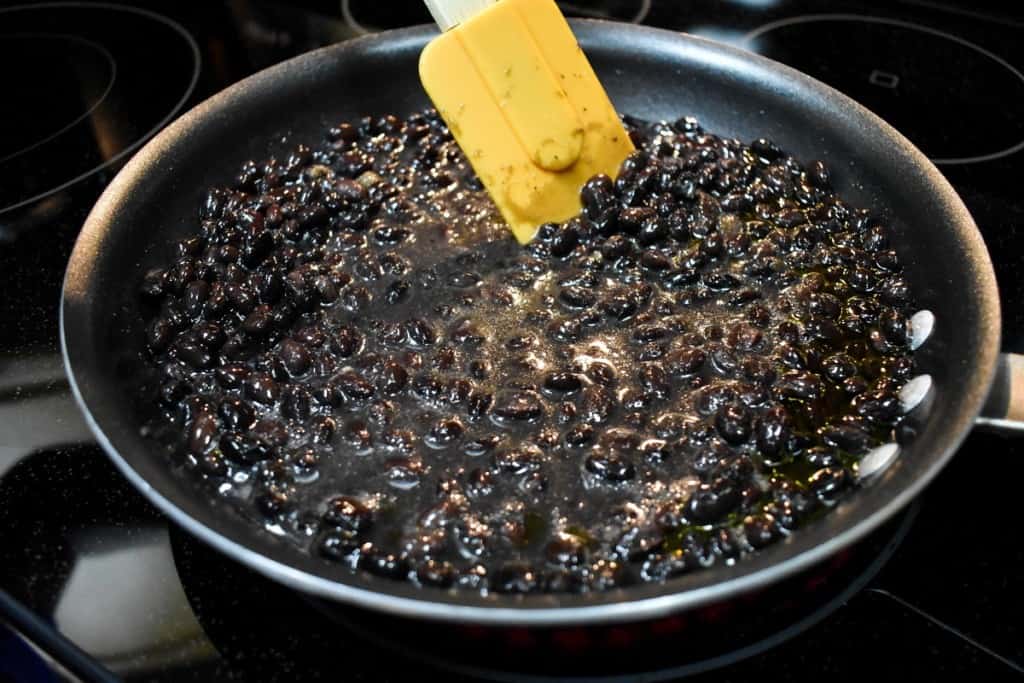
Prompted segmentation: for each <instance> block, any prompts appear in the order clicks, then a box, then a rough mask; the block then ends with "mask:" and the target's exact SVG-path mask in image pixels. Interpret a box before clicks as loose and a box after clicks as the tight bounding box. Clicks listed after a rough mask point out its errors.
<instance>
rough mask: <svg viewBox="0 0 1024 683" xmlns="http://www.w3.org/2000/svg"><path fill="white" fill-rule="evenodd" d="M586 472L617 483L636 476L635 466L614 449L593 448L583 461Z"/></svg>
mask: <svg viewBox="0 0 1024 683" xmlns="http://www.w3.org/2000/svg"><path fill="white" fill-rule="evenodd" d="M584 467H585V468H586V470H587V472H590V473H591V474H593V475H595V476H597V477H599V478H600V479H603V480H604V481H607V482H610V483H613V484H618V483H622V482H624V481H629V480H630V479H633V478H634V477H635V476H636V466H635V465H633V463H632V462H630V461H629V460H628V459H627V458H626V457H624V456H622V455H621V454H619V453H616V452H614V451H606V450H603V449H595V450H593V451H592V452H591V453H590V455H588V456H587V458H586V460H585V461H584Z"/></svg>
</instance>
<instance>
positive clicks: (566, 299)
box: [558, 287, 597, 308]
mask: <svg viewBox="0 0 1024 683" xmlns="http://www.w3.org/2000/svg"><path fill="white" fill-rule="evenodd" d="M558 298H559V299H560V300H561V301H562V303H564V304H565V305H566V306H568V307H569V308H590V307H591V306H593V305H594V302H596V301H597V295H596V294H595V293H594V291H593V290H591V289H586V288H584V287H563V288H562V291H561V292H560V293H559V295H558Z"/></svg>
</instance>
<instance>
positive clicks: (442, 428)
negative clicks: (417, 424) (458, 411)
mask: <svg viewBox="0 0 1024 683" xmlns="http://www.w3.org/2000/svg"><path fill="white" fill-rule="evenodd" d="M464 431H465V427H463V426H462V423H461V422H460V421H459V419H458V418H456V417H448V418H444V419H442V420H438V421H437V422H436V423H434V426H433V427H431V429H430V431H429V432H428V433H427V436H426V437H425V438H424V441H425V442H426V443H427V445H429V446H432V447H433V448H447V447H448V446H450V445H451V444H452V443H454V442H455V441H458V440H459V438H460V437H461V436H462V434H463V432H464Z"/></svg>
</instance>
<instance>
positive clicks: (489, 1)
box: [424, 0, 498, 31]
mask: <svg viewBox="0 0 1024 683" xmlns="http://www.w3.org/2000/svg"><path fill="white" fill-rule="evenodd" d="M497 1H498V0H424V2H425V3H426V5H427V9H428V10H430V16H432V17H434V21H436V22H437V25H438V26H440V27H441V30H442V31H447V30H448V29H450V28H454V27H456V26H458V25H459V24H461V23H462V22H464V21H466V20H467V19H469V18H470V17H472V16H473V15H474V14H476V13H477V12H480V11H483V10H485V9H487V8H488V7H490V6H491V5H493V4H494V3H495V2H497Z"/></svg>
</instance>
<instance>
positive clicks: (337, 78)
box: [62, 22, 999, 623]
mask: <svg viewBox="0 0 1024 683" xmlns="http://www.w3.org/2000/svg"><path fill="white" fill-rule="evenodd" d="M574 27H575V29H576V31H577V36H578V37H579V39H580V42H581V44H582V45H583V47H584V49H585V51H586V52H587V54H588V56H589V57H590V58H591V61H592V63H593V64H594V66H595V68H596V70H597V72H598V74H599V76H600V77H601V80H602V81H603V83H604V84H605V86H606V88H607V89H608V91H609V93H610V95H611V97H612V100H613V101H614V103H615V105H616V106H617V108H618V109H619V111H621V112H625V113H629V114H633V115H636V116H640V117H644V118H669V119H674V118H677V117H679V116H681V115H694V116H696V117H698V119H699V120H700V121H701V123H702V124H703V125H704V126H705V127H706V128H707V129H709V130H711V131H713V132H716V133H720V134H725V135H730V136H735V137H738V138H740V139H743V140H746V141H749V140H752V139H754V138H757V137H768V138H772V139H774V140H776V141H777V142H778V143H780V144H781V146H782V147H783V148H785V149H787V150H789V151H792V152H793V153H795V155H796V156H797V158H800V159H804V160H811V159H815V158H820V159H823V160H824V161H825V162H826V163H828V164H829V166H830V167H831V168H832V169H833V174H834V177H835V179H836V184H837V186H838V187H839V188H840V191H841V194H842V195H843V196H845V197H846V198H848V199H849V200H850V201H851V202H853V203H854V204H855V205H858V206H865V207H870V208H873V209H875V210H876V211H877V212H878V213H879V214H881V215H882V216H884V217H885V218H886V219H887V220H888V221H889V222H890V224H891V225H892V226H893V230H894V241H895V245H894V246H895V248H896V249H897V250H898V251H899V253H900V255H901V257H902V258H903V259H904V262H905V264H906V266H907V278H908V280H909V282H910V283H911V286H912V290H913V292H914V295H915V297H916V299H917V301H918V302H919V303H920V305H921V307H922V308H929V309H931V310H933V311H935V312H936V313H937V317H938V322H937V325H936V328H935V332H934V334H933V336H932V338H931V339H930V341H929V342H928V343H927V344H926V346H925V347H924V349H923V350H922V351H921V352H920V355H919V358H920V364H921V366H922V369H923V370H924V371H925V372H928V373H930V374H931V375H932V376H933V378H934V380H935V386H936V397H937V400H935V401H934V402H933V403H932V405H931V407H930V408H929V409H928V410H927V412H926V414H925V415H924V416H923V417H922V418H921V419H920V420H919V422H920V424H919V425H918V429H919V431H920V434H919V436H918V437H917V438H916V439H915V440H914V441H913V443H912V444H911V445H909V447H907V448H906V449H905V451H904V453H903V455H902V456H901V458H900V459H899V460H898V461H897V463H896V464H895V465H894V466H893V467H891V468H890V469H889V470H888V471H887V472H886V473H885V474H884V475H882V476H881V477H880V478H879V480H878V481H875V482H873V483H872V484H871V485H870V486H867V487H865V489H864V490H862V491H860V492H858V494H857V495H855V496H852V497H851V498H850V499H849V500H848V501H847V502H845V503H844V504H843V505H841V506H840V508H839V509H838V510H836V511H835V512H834V513H833V514H831V515H829V516H827V517H826V518H825V519H823V520H820V521H818V522H816V523H815V524H813V525H811V526H809V527H807V528H805V529H803V530H801V531H800V532H799V533H797V534H795V535H794V536H793V537H791V538H789V539H787V540H786V541H785V542H782V543H779V544H777V545H775V546H773V547H771V548H769V549H766V550H765V551H763V552H762V553H760V554H759V555H757V556H755V557H753V558H751V559H750V560H749V561H747V562H745V563H741V565H740V566H737V567H732V568H729V567H715V568H713V569H711V570H707V571H704V572H697V573H695V574H692V575H689V576H685V577H682V578H679V579H676V580H673V581H671V582H669V583H667V584H665V585H663V586H643V587H635V588H629V589H622V590H618V591H612V592H609V593H607V594H603V595H588V596H528V597H525V598H524V597H521V596H520V597H508V596H494V595H492V596H488V597H479V596H476V595H456V594H449V593H442V592H439V591H433V590H417V589H415V588H414V587H412V586H408V585H404V584H401V583H397V582H388V581H386V580H383V579H376V578H373V577H369V576H353V575H351V574H349V573H348V572H347V571H346V570H344V569H342V568H339V567H337V566H334V565H331V564H328V563H326V562H324V561H321V560H319V559H317V558H314V557H308V556H306V555H303V554H300V553H298V552H296V551H295V550H293V549H292V548H290V547H285V546H284V545H283V544H282V543H280V542H278V541H277V540H276V539H274V538H273V537H272V536H271V535H270V534H268V533H266V532H263V531H261V530H259V529H257V528H255V527H254V526H251V525H250V524H248V523H246V522H244V521H242V520H241V519H240V518H238V517H237V516H235V515H234V514H233V513H232V512H231V511H229V510H227V509H224V508H223V506H221V505H219V504H218V503H216V502H215V501H214V500H212V498H211V497H210V496H209V495H208V494H203V493H201V491H200V490H199V489H198V488H196V487H195V485H194V484H192V483H190V481H189V480H188V479H186V478H184V477H181V476H179V475H178V474H177V473H175V472H174V471H173V470H172V468H171V467H169V466H168V463H167V462H166V461H165V460H164V458H162V457H160V456H159V455H158V454H156V449H155V448H154V447H153V445H152V444H151V443H149V442H147V441H146V440H145V439H143V438H142V437H141V436H140V435H139V416H138V414H137V412H136V410H135V409H134V408H133V403H134V401H133V395H132V393H131V388H130V387H131V386H132V383H133V378H134V377H135V376H136V374H137V373H138V372H139V371H140V364H139V360H138V351H139V349H140V346H141V338H142V329H141V322H140V316H139V311H138V303H137V298H136V291H137V287H138V284H139V282H140V280H141V276H142V274H143V273H144V272H145V271H146V270H147V269H148V268H149V267H151V266H153V265H156V264H157V263H160V262H166V261H167V260H169V259H170V258H171V253H172V251H171V250H172V248H173V243H174V241H175V240H177V239H179V238H181V237H183V236H185V235H186V234H188V233H190V232H191V231H194V230H196V228H197V209H198V205H199V201H200V197H201V195H202V193H203V188H205V187H208V186H211V185H215V184H220V183H224V182H226V181H228V180H229V179H230V178H231V177H232V176H233V175H234V173H235V172H236V171H237V169H238V168H239V166H240V164H241V163H242V162H243V161H245V160H247V159H250V158H253V159H261V158H265V157H267V156H269V155H275V154H276V155H279V156H280V155H283V154H287V150H289V149H290V148H292V147H293V146H294V145H295V144H297V143H299V142H303V141H315V140H317V139H318V136H319V135H321V134H322V131H323V130H324V129H325V127H327V126H328V125H330V124H333V123H337V122H339V121H342V120H346V119H353V118H357V117H360V116H362V115H365V114H383V113H396V114H405V113H409V112H411V111H413V110H416V109H420V108H423V107H425V106H427V105H428V102H427V99H426V97H425V95H424V93H423V91H422V89H421V87H420V84H419V80H418V76H417V70H416V60H417V57H418V54H419V51H420V49H421V48H422V46H423V45H424V43H425V42H426V40H428V39H429V38H430V37H431V36H432V35H433V31H432V30H430V29H426V28H420V29H410V30H405V31H399V32H394V33H389V34H381V35H378V36H374V37H370V38H365V39H360V40H358V41H354V42H350V43H346V44H341V45H337V46H333V47H330V48H325V49H323V50H320V51H317V52H313V53H309V54H307V55H303V56H301V57H298V58H296V59H294V60H291V61H289V62H286V63H284V64H282V65H279V66H277V67H274V68H272V69H269V70H268V71H265V72H262V73H260V74H257V75H256V76H254V77H252V78H250V79H247V80H246V81H244V82H243V83H241V84H239V85H237V86H235V87H232V88H230V89H229V90H227V91H225V92H224V93H221V94H220V95H218V96H216V97H214V98H212V99H211V100H210V101H208V102H206V103H204V104H202V105H200V106H199V107H197V108H196V109H195V110H193V111H192V112H190V113H189V114H187V115H185V116H184V117H182V119H180V120H179V121H178V122H176V123H175V124H173V125H172V126H171V127H170V128H169V129H168V130H166V131H165V132H164V133H163V134H161V135H160V136H159V137H157V138H156V139H155V140H154V141H153V142H151V143H150V144H149V145H148V146H147V147H146V148H145V149H144V150H142V151H141V152H140V153H139V154H138V155H137V157H136V158H135V159H134V160H133V161H132V162H131V163H130V164H129V165H128V166H127V167H126V168H125V169H124V170H123V171H122V172H121V174H120V175H119V177H118V178H117V179H116V180H115V181H114V182H113V184H112V185H111V186H110V188H109V189H108V190H107V192H106V193H105V194H104V196H103V197H102V199H101V200H100V202H99V203H98V205H97V207H96V208H95V210H94V211H93V213H92V215H91V216H90V217H89V219H88V222H87V224H86V226H85V228H84V230H83V233H82V236H81V237H80V239H79V243H78V244H77V246H76V248H75V252H74V254H73V256H72V259H71V263H70V265H69V268H68V274H67V280H66V283H65V292H64V301H63V307H62V333H63V342H64V345H65V349H66V356H67V363H68V368H69V373H70V374H71V375H72V379H73V384H74V385H75V387H76V390H77V392H78V394H79V395H80V397H81V399H82V401H83V403H84V406H85V408H86V410H87V413H88V414H89V415H90V418H91V420H90V421H91V423H92V426H93V429H94V430H95V431H96V432H97V435H98V436H99V438H100V441H101V443H103V445H104V446H105V447H106V448H107V450H108V452H111V454H112V455H113V457H114V459H115V461H116V462H117V463H118V465H119V466H120V467H121V469H122V471H124V472H125V474H126V475H127V476H128V477H129V478H130V479H131V480H132V481H133V483H134V484H135V485H136V486H138V487H139V488H140V489H141V490H142V491H143V492H144V493H146V495H148V496H149V497H150V498H151V500H153V501H154V502H156V503H157V504H158V505H159V506H160V507H161V508H162V509H163V510H164V511H165V512H167V513H168V514H170V515H171V517H172V518H174V519H175V521H177V522H179V523H181V524H183V525H184V526H185V527H186V528H187V529H189V530H190V531H192V532H193V533H196V534H198V535H200V536H201V537H202V538H204V539H205V540H207V541H210V542H212V543H213V544H214V545H215V546H217V547H218V548H220V549H221V550H224V551H226V552H228V554H231V555H233V556H234V557H235V558H236V559H241V560H242V561H244V562H247V563H249V564H250V565H252V566H254V567H256V568H257V569H259V570H260V571H263V572H264V573H267V574H270V575H272V576H274V577H276V578H278V579H280V580H282V581H284V582H286V583H288V584H290V585H293V586H296V587H300V588H303V589H306V590H310V591H312V592H315V593H319V594H321V595H325V596H328V597H333V598H336V599H341V600H345V601H354V602H358V603H360V604H363V605H365V606H370V607H374V608H379V609H385V610H390V611H395V612H404V613H409V614H416V615H419V616H426V617H432V618H448V619H461V620H469V621H503V622H506V623H509V622H519V623H554V622H565V621H576V622H582V621H591V620H593V621H597V620H616V619H625V618H636V617H638V616H648V615H654V614H657V613H662V612H665V611H667V610H670V609H678V608H681V607H686V606H692V605H695V604H698V603H701V602H706V601H708V600H712V599H720V598H722V597H725V596H726V595H727V594H729V593H731V592H735V591H739V590H744V589H748V588H751V587H753V586H756V585H759V584H762V583H766V582H769V581H774V580H776V579H778V578H781V576H782V575H784V574H786V573H789V572H791V571H795V570H796V569H798V568H801V567H803V566H806V565H807V564H808V563H810V562H811V561H812V560H814V559H820V558H821V557H822V556H824V555H826V554H827V553H829V552H833V551H835V550H837V549H838V548H839V547H840V546H842V545H844V544H847V543H849V542H851V541H852V540H854V539H855V538H856V537H859V536H860V535H862V534H864V533H866V532H867V531H869V530H870V529H871V528H873V527H874V526H876V525H877V524H879V523H881V522H882V521H883V519H884V518H886V517H888V516H890V515H891V514H892V513H894V512H895V511H896V510H897V509H898V508H899V507H901V506H902V505H904V504H906V503H907V502H908V501H909V500H910V498H911V497H912V496H913V495H914V494H915V493H916V492H918V491H919V490H920V488H921V487H923V486H924V484H926V483H927V481H928V480H930V479H931V477H932V476H934V474H936V473H937V471H938V469H939V468H940V467H941V466H942V465H943V464H944V462H945V461H946V460H947V459H948V457H950V456H951V455H952V454H953V452H954V450H955V448H956V447H957V445H958V444H959V442H960V440H961V439H962V438H963V436H964V435H965V433H966V432H967V430H968V429H969V428H970V425H971V423H972V420H973V417H974V415H975V414H976V413H977V412H978V410H979V409H980V406H981V403H982V402H983V400H984V397H985V395H986V393H987V391H988V386H989V383H990V380H991V375H992V371H993V367H994V361H995V354H996V352H997V350H998V342H999V339H998V337H999V331H998V330H999V311H998V297H997V294H996V289H995V280H994V277H993V275H992V270H991V265H990V263H989V259H988V255H987V253H986V251H985V248H984V245H983V243H982V242H981V238H980V236H979V235H978V233H977V230H976V228H975V226H974V224H973V222H972V221H971V219H970V216H969V215H968V214H967V211H966V209H965V208H964V207H963V205H962V204H961V202H960V201H959V199H958V198H957V197H956V195H955V194H954V192H953V190H952V188H951V187H950V186H949V185H948V184H947V183H946V182H945V180H944V179H942V177H941V176H940V174H939V173H938V171H936V170H935V168H934V167H933V166H931V164H930V163H928V162H927V161H926V160H925V158H924V157H923V156H922V155H921V154H920V153H919V152H917V151H916V150H915V149H913V148H912V147H911V146H910V144H909V143H908V142H907V141H906V140H905V139H903V138H902V137H900V136H898V135H897V134H896V133H895V132H894V131H893V130H892V129H890V128H888V126H885V125H884V124H883V123H881V121H879V120H878V119H876V118H874V117H873V116H871V115H870V114H868V113H867V112H866V110H863V109H861V108H860V107H858V106H857V105H855V104H854V103H853V102H852V101H851V100H848V99H846V98H844V97H842V96H840V95H838V94H837V93H835V92H834V91H831V90H829V89H828V88H826V87H825V86H823V85H821V84H819V83H817V82H815V81H812V80H810V79H808V78H806V77H804V76H802V75H800V74H798V73H797V72H795V71H792V70H790V69H787V68H785V67H782V66H780V65H778V64H775V63H773V62H769V61H767V60H764V59H761V58H757V57H754V56H752V55H749V54H747V53H744V52H741V51H738V50H735V49H733V48H728V47H725V46H721V45H717V44H714V43H710V42H707V41H703V40H699V39H695V38H690V37H686V36H682V35H680V34H675V33H670V32H667V31H659V30H655V29H646V28H639V27H627V26H624V25H619V24H611V23H603V22H579V23H576V24H575V25H574ZM665 596H668V597H667V598H666V597H665ZM403 598H405V599H404V600H403ZM410 599H411V600H410ZM457 606H462V608H463V609H461V610H460V609H459V607H457ZM467 607H468V608H470V609H468V610H467V609H465V608H467ZM473 607H476V608H479V607H487V608H490V609H487V610H485V611H482V610H479V609H473ZM501 607H511V608H514V609H513V610H499V609H494V608H501ZM551 607H559V608H560V609H559V610H551V609H545V608H551ZM574 607H575V608H584V609H583V610H582V611H580V610H574V609H572V608H574ZM567 608H568V609H567Z"/></svg>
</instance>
